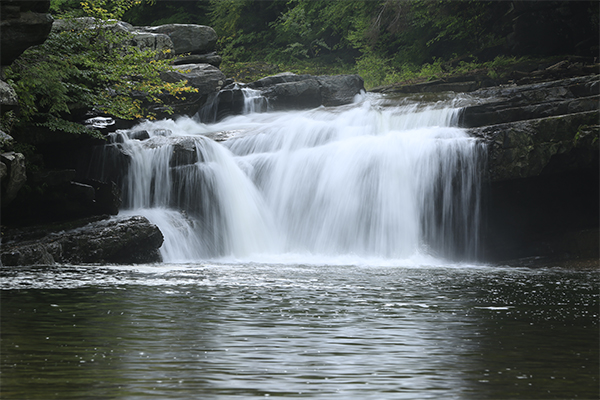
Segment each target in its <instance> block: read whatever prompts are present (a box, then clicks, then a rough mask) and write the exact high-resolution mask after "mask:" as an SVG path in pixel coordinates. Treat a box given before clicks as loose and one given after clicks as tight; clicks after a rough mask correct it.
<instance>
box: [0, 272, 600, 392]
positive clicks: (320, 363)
mask: <svg viewBox="0 0 600 400" xmlns="http://www.w3.org/2000/svg"><path fill="white" fill-rule="evenodd" d="M599 283H600V279H599V276H598V274H597V273H595V272H576V271H564V270H526V269H509V268H492V267H475V266H450V267H361V266H307V265H304V266H302V265H258V264H253V265H230V264H220V265H219V264H211V265H208V264H198V265H172V266H170V265H159V266H136V267H128V268H124V267H110V266H102V267H98V266H63V267H52V268H45V267H37V268H36V267H31V268H27V269H20V270H18V271H13V270H10V269H3V270H2V281H1V287H2V289H3V290H2V292H1V295H2V299H1V300H2V302H1V322H2V342H1V368H2V369H1V371H2V387H1V390H2V392H1V397H2V399H81V398H86V399H107V398H126V399H142V398H150V397H153V398H159V399H167V398H168V399H198V398H202V399H217V398H218V399H229V398H253V397H265V396H270V397H271V398H283V397H296V398H328V399H329V398H337V399H427V398H432V399H439V398H460V399H498V398H512V399H514V398H519V399H523V398H527V399H564V398H580V399H581V398H586V399H591V398H598V395H599V393H598V375H599V366H598V359H599V351H598V344H599V343H598V337H599V328H598V304H599V303H598V293H599V288H600V285H599Z"/></svg>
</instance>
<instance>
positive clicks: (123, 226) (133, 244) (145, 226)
mask: <svg viewBox="0 0 600 400" xmlns="http://www.w3.org/2000/svg"><path fill="white" fill-rule="evenodd" d="M163 240H164V239H163V235H162V233H161V232H160V230H159V229H158V228H157V227H156V226H155V225H153V224H151V223H150V222H149V221H148V220H147V219H146V218H145V217H141V216H132V217H126V218H112V219H108V220H101V221H97V222H92V223H89V224H87V225H85V226H82V227H79V228H75V229H70V230H67V231H61V232H53V233H49V234H47V235H45V236H43V237H41V238H36V239H35V240H19V241H7V242H5V243H3V245H2V251H1V255H0V257H1V260H2V264H3V265H5V266H24V265H35V264H45V265H52V264H54V263H72V264H80V263H118V264H130V263H151V262H159V261H161V257H160V253H159V248H160V246H161V245H162V243H163Z"/></svg>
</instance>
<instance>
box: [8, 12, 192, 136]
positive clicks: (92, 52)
mask: <svg viewBox="0 0 600 400" xmlns="http://www.w3.org/2000/svg"><path fill="white" fill-rule="evenodd" d="M138 3H139V1H138V0H118V1H115V0H113V1H108V0H94V1H87V2H83V3H82V8H83V10H84V11H85V13H86V14H87V15H89V16H92V17H96V19H95V20H92V21H94V22H90V20H85V21H81V20H76V19H72V20H70V24H71V25H70V28H71V29H67V30H63V31H60V32H52V33H51V34H50V36H49V37H48V39H47V40H46V42H44V43H43V44H42V45H40V46H36V47H33V48H30V49H28V50H27V51H25V53H23V54H22V55H21V57H20V58H19V59H18V60H16V61H15V62H14V63H13V65H11V67H10V68H8V69H7V71H6V74H7V77H8V79H9V82H10V83H11V84H12V86H13V87H14V88H15V91H16V92H17V95H18V96H19V102H20V106H21V113H22V114H21V122H22V123H32V122H33V123H35V124H37V125H40V126H44V127H46V128H48V129H50V130H53V131H55V130H61V131H65V132H69V133H89V134H95V132H94V131H92V130H90V129H87V128H85V127H84V126H82V125H80V124H78V123H76V122H73V121H72V118H70V117H71V116H72V115H73V114H74V113H76V112H77V111H79V110H86V109H91V108H94V109H96V110H98V111H100V112H104V113H106V114H109V115H113V116H116V117H119V118H123V119H134V118H149V119H152V118H153V114H152V113H151V112H149V111H148V110H147V105H148V104H157V103H159V104H160V103H162V102H163V101H162V99H161V96H162V95H163V94H169V95H173V96H180V95H182V93H185V92H189V91H194V90H195V89H193V88H190V87H187V86H185V83H186V82H180V83H179V84H171V83H165V82H163V81H162V80H161V79H160V77H159V75H160V72H161V71H164V70H166V69H169V68H170V65H169V62H168V60H165V59H160V57H158V55H157V52H155V51H150V50H140V49H139V48H137V47H133V46H128V45H127V43H128V39H129V38H130V34H128V33H125V32H121V31H119V30H117V29H114V28H115V24H114V23H110V22H102V20H107V19H109V18H114V17H119V16H120V15H122V14H123V13H124V12H125V11H126V10H127V9H129V8H130V7H132V6H134V5H136V4H138ZM98 17H101V18H98ZM140 93H141V94H143V95H142V96H141V97H140V96H139V94H140ZM136 94H137V96H135V95H136Z"/></svg>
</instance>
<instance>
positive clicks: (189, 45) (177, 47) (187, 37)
mask: <svg viewBox="0 0 600 400" xmlns="http://www.w3.org/2000/svg"><path fill="white" fill-rule="evenodd" d="M135 30H138V31H141V32H148V33H153V34H161V35H166V36H168V37H169V38H170V39H171V41H172V42H173V52H174V54H176V55H179V54H186V53H190V54H207V53H211V52H212V51H214V50H215V46H216V44H217V33H216V32H215V30H214V29H213V28H211V27H209V26H204V25H194V24H168V25H160V26H150V27H140V28H135Z"/></svg>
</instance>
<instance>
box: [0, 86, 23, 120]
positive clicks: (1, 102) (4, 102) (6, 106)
mask: <svg viewBox="0 0 600 400" xmlns="http://www.w3.org/2000/svg"><path fill="white" fill-rule="evenodd" d="M18 106H19V98H18V97H17V93H16V92H15V90H14V89H13V88H12V86H10V85H9V84H8V83H6V82H4V81H0V107H1V108H2V113H5V112H7V111H10V110H16V109H17V108H18Z"/></svg>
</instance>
